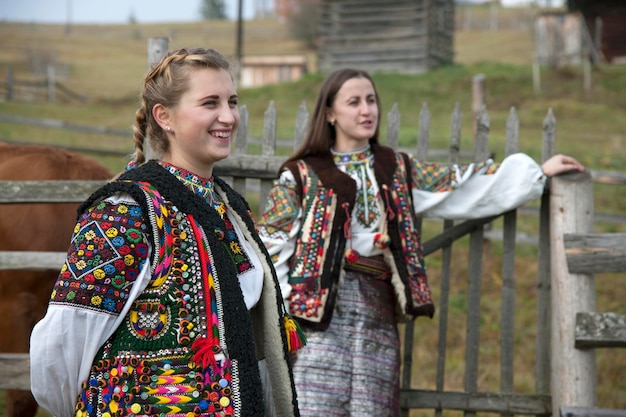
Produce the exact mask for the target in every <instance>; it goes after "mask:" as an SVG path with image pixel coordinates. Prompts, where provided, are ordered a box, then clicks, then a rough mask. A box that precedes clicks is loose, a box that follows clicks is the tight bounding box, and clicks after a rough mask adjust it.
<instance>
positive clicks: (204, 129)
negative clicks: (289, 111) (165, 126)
mask: <svg viewBox="0 0 626 417" xmlns="http://www.w3.org/2000/svg"><path fill="white" fill-rule="evenodd" d="M237 100H238V97H237V92H236V91H235V86H234V84H233V81H232V79H231V77H230V74H229V73H228V72H227V71H225V70H222V69H213V68H200V69H192V70H191V71H190V75H189V88H188V90H187V91H186V92H185V93H184V94H183V95H182V96H181V99H180V102H179V103H178V105H177V106H176V107H175V108H173V109H171V112H170V123H169V125H170V127H171V130H170V131H169V132H168V137H169V139H170V148H169V152H168V154H167V155H165V156H164V158H163V159H164V160H165V161H166V162H170V163H172V164H173V165H176V166H178V167H180V168H184V169H187V170H189V171H192V172H194V173H196V174H198V175H200V176H203V177H205V178H209V177H210V176H211V175H212V173H213V164H215V162H217V161H220V160H222V159H224V158H227V157H228V155H229V154H230V146H231V142H232V140H234V137H235V133H236V130H237V127H238V126H239V108H238V107H237Z"/></svg>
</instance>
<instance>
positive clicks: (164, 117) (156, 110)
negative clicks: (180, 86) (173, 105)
mask: <svg viewBox="0 0 626 417" xmlns="http://www.w3.org/2000/svg"><path fill="white" fill-rule="evenodd" d="M152 117H154V120H156V122H157V123H158V124H159V126H161V129H163V130H170V129H168V128H167V127H168V126H170V112H169V109H168V108H167V107H165V106H164V105H162V104H161V103H157V104H155V105H154V106H153V107H152Z"/></svg>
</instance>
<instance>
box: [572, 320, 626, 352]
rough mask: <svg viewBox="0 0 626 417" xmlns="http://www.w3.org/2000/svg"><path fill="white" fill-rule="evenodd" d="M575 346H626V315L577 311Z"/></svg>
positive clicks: (583, 347)
mask: <svg viewBox="0 0 626 417" xmlns="http://www.w3.org/2000/svg"><path fill="white" fill-rule="evenodd" d="M575 346H576V347H577V348H578V349H585V348H606V347H610V348H615V347H626V315H624V314H616V313H595V312H579V313H577V314H576V330H575Z"/></svg>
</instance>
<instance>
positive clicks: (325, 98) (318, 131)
mask: <svg viewBox="0 0 626 417" xmlns="http://www.w3.org/2000/svg"><path fill="white" fill-rule="evenodd" d="M352 78H366V79H368V80H369V81H370V82H371V83H372V87H374V93H375V94H376V105H377V106H378V109H379V112H378V121H377V124H376V130H375V131H374V135H373V136H372V137H371V138H370V139H369V143H370V144H373V143H378V132H379V129H380V98H379V97H378V91H376V85H375V84H374V81H373V80H372V77H370V75H369V74H368V73H367V72H366V71H364V70H359V69H353V68H345V69H340V70H337V71H334V72H333V73H331V74H330V75H329V76H328V77H326V79H325V80H324V82H323V83H322V86H321V87H320V91H319V93H318V94H317V99H316V102H315V109H314V110H313V115H312V116H311V120H310V122H309V128H308V130H307V134H306V137H305V139H304V142H303V143H302V145H301V146H300V148H299V149H298V150H296V151H295V152H294V153H293V154H292V155H291V156H290V157H289V158H287V160H286V161H285V163H284V164H283V166H284V165H285V164H287V163H288V162H291V161H296V160H298V159H302V158H304V157H305V156H310V155H315V156H320V155H326V154H328V155H330V148H331V147H332V146H333V145H334V144H335V140H336V137H337V134H336V132H335V127H334V126H332V125H331V124H330V123H328V121H327V120H326V111H327V110H328V108H330V107H332V105H333V103H334V101H335V98H336V97H337V92H338V91H339V89H341V87H342V86H343V84H344V83H345V82H346V81H348V80H350V79H352ZM281 170H282V167H281Z"/></svg>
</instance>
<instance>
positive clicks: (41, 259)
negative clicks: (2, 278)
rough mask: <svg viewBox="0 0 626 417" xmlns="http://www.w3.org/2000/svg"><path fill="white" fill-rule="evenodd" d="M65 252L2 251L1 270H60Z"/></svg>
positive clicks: (0, 256) (0, 253)
mask: <svg viewBox="0 0 626 417" xmlns="http://www.w3.org/2000/svg"><path fill="white" fill-rule="evenodd" d="M66 257H67V253H65V252H29V251H0V270H3V269H10V270H49V269H52V270H60V269H61V266H63V262H65V258H66Z"/></svg>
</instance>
